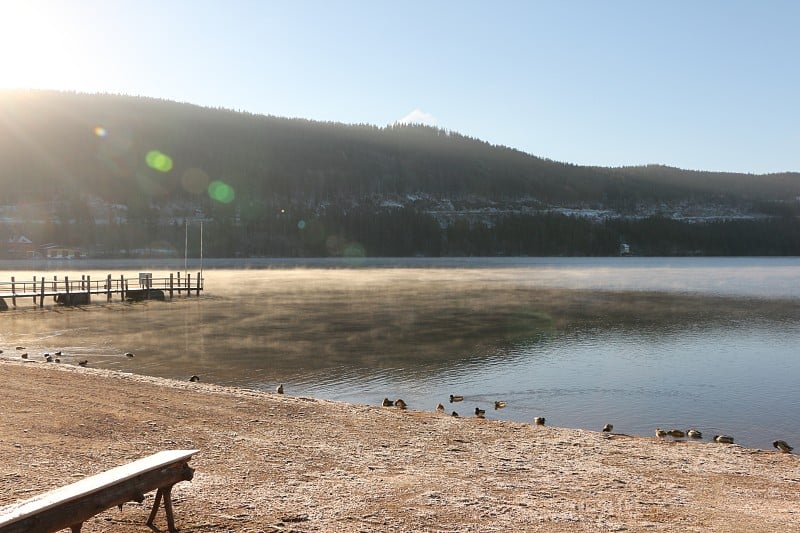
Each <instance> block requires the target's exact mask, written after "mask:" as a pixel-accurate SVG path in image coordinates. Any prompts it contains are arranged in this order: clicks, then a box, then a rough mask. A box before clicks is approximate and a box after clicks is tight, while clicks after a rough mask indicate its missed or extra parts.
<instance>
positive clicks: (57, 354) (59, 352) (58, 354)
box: [53, 350, 61, 357]
mask: <svg viewBox="0 0 800 533" xmlns="http://www.w3.org/2000/svg"><path fill="white" fill-rule="evenodd" d="M53 355H56V356H58V357H61V350H59V351H57V352H53Z"/></svg>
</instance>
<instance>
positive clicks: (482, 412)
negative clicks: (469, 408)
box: [475, 407, 486, 418]
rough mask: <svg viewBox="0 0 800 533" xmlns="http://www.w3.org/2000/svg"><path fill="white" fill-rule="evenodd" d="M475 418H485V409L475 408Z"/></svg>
mask: <svg viewBox="0 0 800 533" xmlns="http://www.w3.org/2000/svg"><path fill="white" fill-rule="evenodd" d="M475 416H477V417H478V418H486V409H481V408H480V407H476V408H475Z"/></svg>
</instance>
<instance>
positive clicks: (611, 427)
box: [603, 424, 614, 433]
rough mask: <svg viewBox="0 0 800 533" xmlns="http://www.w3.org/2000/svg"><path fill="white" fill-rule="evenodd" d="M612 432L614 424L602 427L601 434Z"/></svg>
mask: <svg viewBox="0 0 800 533" xmlns="http://www.w3.org/2000/svg"><path fill="white" fill-rule="evenodd" d="M613 430H614V424H606V425H605V426H603V433H611V432H612V431H613Z"/></svg>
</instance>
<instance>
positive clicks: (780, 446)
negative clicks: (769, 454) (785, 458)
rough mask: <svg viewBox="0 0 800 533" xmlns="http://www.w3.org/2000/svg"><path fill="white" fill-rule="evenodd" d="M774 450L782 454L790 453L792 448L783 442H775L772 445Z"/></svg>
mask: <svg viewBox="0 0 800 533" xmlns="http://www.w3.org/2000/svg"><path fill="white" fill-rule="evenodd" d="M772 445H773V446H774V447H775V449H776V450H780V451H781V452H782V453H792V450H794V448H792V447H791V446H789V444H788V443H787V442H786V441H785V440H776V441H775V442H773V443H772Z"/></svg>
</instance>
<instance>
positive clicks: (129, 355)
mask: <svg viewBox="0 0 800 533" xmlns="http://www.w3.org/2000/svg"><path fill="white" fill-rule="evenodd" d="M125 357H129V358H130V357H133V353H131V352H125Z"/></svg>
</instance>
